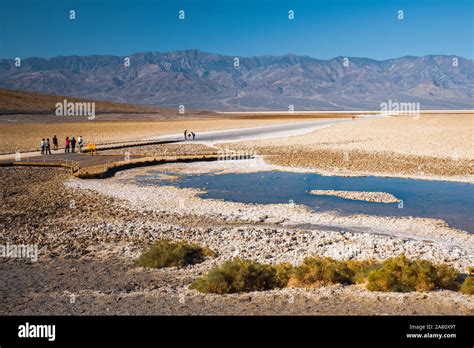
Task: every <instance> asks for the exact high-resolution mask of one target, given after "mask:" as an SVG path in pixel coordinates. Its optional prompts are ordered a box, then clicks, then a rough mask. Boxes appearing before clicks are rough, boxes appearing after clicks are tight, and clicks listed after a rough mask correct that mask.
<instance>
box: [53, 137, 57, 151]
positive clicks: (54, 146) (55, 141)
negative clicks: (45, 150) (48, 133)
mask: <svg viewBox="0 0 474 348" xmlns="http://www.w3.org/2000/svg"><path fill="white" fill-rule="evenodd" d="M57 149H58V137H57V136H56V135H55V136H54V137H53V150H57Z"/></svg>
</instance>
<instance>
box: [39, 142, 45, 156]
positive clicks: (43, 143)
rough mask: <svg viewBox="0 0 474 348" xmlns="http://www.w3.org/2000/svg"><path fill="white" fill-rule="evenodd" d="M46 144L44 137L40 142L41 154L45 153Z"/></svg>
mask: <svg viewBox="0 0 474 348" xmlns="http://www.w3.org/2000/svg"><path fill="white" fill-rule="evenodd" d="M44 146H45V141H44V138H43V140H41V142H40V147H41V154H42V155H44Z"/></svg>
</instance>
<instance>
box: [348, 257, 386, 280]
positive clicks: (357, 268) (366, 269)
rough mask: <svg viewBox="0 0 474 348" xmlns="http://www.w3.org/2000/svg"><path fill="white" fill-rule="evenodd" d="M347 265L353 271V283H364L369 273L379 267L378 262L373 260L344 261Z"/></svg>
mask: <svg viewBox="0 0 474 348" xmlns="http://www.w3.org/2000/svg"><path fill="white" fill-rule="evenodd" d="M345 262H346V265H347V267H348V268H349V269H350V270H351V271H352V272H353V276H352V282H353V283H364V282H366V281H367V277H368V276H369V274H370V273H371V272H372V271H374V270H376V269H377V268H378V267H380V264H379V263H377V262H375V261H374V260H362V261H355V260H349V261H345Z"/></svg>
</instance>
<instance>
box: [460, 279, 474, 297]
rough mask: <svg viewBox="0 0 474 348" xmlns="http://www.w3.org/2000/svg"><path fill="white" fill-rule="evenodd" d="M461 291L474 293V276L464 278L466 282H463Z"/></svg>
mask: <svg viewBox="0 0 474 348" xmlns="http://www.w3.org/2000/svg"><path fill="white" fill-rule="evenodd" d="M459 291H461V292H462V293H463V294H466V295H474V277H473V276H468V277H466V279H464V282H463V283H462V284H461V287H460V288H459Z"/></svg>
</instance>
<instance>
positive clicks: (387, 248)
mask: <svg viewBox="0 0 474 348" xmlns="http://www.w3.org/2000/svg"><path fill="white" fill-rule="evenodd" d="M206 167H207V164H206V165H201V166H200V168H201V170H206ZM156 168H157V167H155V169H156ZM150 169H152V168H150ZM142 170H144V169H136V170H131V171H127V172H122V173H121V174H119V175H118V176H117V177H116V178H114V179H111V180H109V179H107V180H104V181H98V180H90V181H80V180H78V179H72V181H70V177H69V176H68V175H67V173H66V172H64V171H62V170H59V169H47V168H0V177H1V181H0V182H1V193H2V196H1V197H2V201H1V215H0V217H1V218H0V230H1V231H2V233H1V234H0V243H3V244H5V243H7V242H8V243H16V244H21V243H36V244H37V245H38V248H39V260H38V261H37V262H32V263H31V262H25V260H21V259H12V258H8V259H6V260H5V259H2V260H0V282H1V286H0V312H1V314H73V313H75V314H250V315H255V314H279V315H281V314H298V315H314V314H329V315H334V314H342V315H355V314H456V315H459V314H461V315H472V314H473V313H474V300H473V298H472V296H466V295H462V294H459V293H456V292H452V291H439V292H429V293H405V294H394V293H378V292H369V291H367V290H365V289H363V288H362V287H361V286H329V287H323V288H320V289H283V290H273V291H269V292H261V293H249V294H238V295H225V296H219V295H203V294H200V293H198V292H197V291H196V290H189V289H188V288H187V286H188V285H189V284H190V283H191V282H192V281H193V280H194V279H196V278H197V277H198V276H200V275H202V274H203V273H204V272H206V271H208V270H209V269H210V268H211V267H212V266H213V265H215V264H220V263H221V262H222V261H224V260H226V259H229V258H231V257H234V256H236V255H239V256H242V257H248V258H252V259H255V260H258V261H261V262H268V263H276V262H282V261H290V262H298V261H299V260H300V259H301V258H302V257H305V256H307V255H313V254H316V255H326V256H332V257H335V258H351V257H352V258H356V259H357V258H366V257H374V258H377V259H383V258H385V257H388V256H390V255H397V254H399V253H400V252H405V253H407V255H409V256H412V257H424V258H428V259H432V260H443V261H444V262H448V263H450V264H452V265H453V266H455V267H456V268H458V269H460V270H461V269H465V267H466V266H467V265H468V264H470V263H472V261H473V254H472V250H471V249H472V246H473V243H472V236H470V235H466V234H465V233H461V232H457V231H455V230H452V229H448V228H446V227H444V226H442V225H441V226H439V225H437V224H436V223H435V222H433V221H424V220H421V219H420V220H418V219H406V220H403V219H401V221H398V222H396V221H392V220H390V221H389V220H370V219H369V220H365V219H364V218H362V217H356V218H355V220H353V223H355V224H356V225H357V226H359V227H360V228H361V229H365V228H367V227H368V225H370V224H371V225H372V226H376V225H377V224H378V226H380V227H383V228H384V229H387V234H386V235H376V234H371V233H364V232H357V231H352V230H351V229H350V228H344V229H343V232H342V231H339V230H329V229H325V228H319V229H316V230H302V229H300V228H297V227H295V226H293V225H289V223H293V222H303V221H312V222H315V220H314V219H313V220H311V216H312V215H310V213H309V212H307V211H305V209H302V208H301V207H299V206H289V205H269V206H256V205H245V204H238V203H229V202H220V201H206V204H203V201H202V199H200V198H198V197H196V193H197V192H196V191H195V190H181V189H176V188H173V187H168V188H166V187H158V186H155V187H137V186H135V185H133V184H131V183H130V178H131V176H133V175H136V174H137V173H140V172H141V171H142ZM64 182H67V183H68V184H67V186H64V185H63V183H64ZM97 193H100V194H97ZM71 202H73V203H74V204H71ZM181 202H184V204H182V203H181ZM282 217H287V218H288V219H289V221H285V220H287V219H285V218H282ZM308 219H310V220H308ZM318 222H319V223H321V224H325V223H336V224H342V225H344V223H346V226H345V227H349V226H347V221H346V222H344V220H343V219H340V220H338V218H337V217H335V216H330V215H327V216H320V217H319V218H318ZM387 226H389V227H390V228H389V229H388V227H387ZM407 226H410V231H411V232H410V234H408V235H407V231H408V229H407ZM397 233H398V235H397ZM157 238H169V239H172V240H188V241H193V242H196V243H199V244H201V245H205V246H208V247H210V248H211V249H213V250H215V251H216V252H217V256H216V257H215V258H211V259H208V260H206V261H205V262H203V263H201V264H198V265H195V266H192V267H187V268H185V269H180V270H178V269H175V268H166V269H161V270H153V269H143V268H138V267H135V266H134V265H133V259H134V258H135V257H136V256H137V255H138V254H139V252H140V250H142V249H143V248H144V247H145V246H146V245H148V244H150V243H151V242H152V241H153V240H156V239H157ZM427 238H428V240H426V239H427ZM72 295H73V297H72ZM72 298H74V301H73V300H72Z"/></svg>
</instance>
